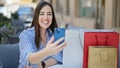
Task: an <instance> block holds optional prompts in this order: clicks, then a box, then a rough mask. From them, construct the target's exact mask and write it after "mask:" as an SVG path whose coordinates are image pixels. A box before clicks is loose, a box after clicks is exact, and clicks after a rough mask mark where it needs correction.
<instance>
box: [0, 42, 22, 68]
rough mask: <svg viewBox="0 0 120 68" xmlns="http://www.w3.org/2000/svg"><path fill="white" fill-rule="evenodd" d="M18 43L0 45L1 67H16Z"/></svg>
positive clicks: (17, 63)
mask: <svg viewBox="0 0 120 68" xmlns="http://www.w3.org/2000/svg"><path fill="white" fill-rule="evenodd" d="M19 54H20V53H19V45H18V44H9V45H8V44H7V45H5V44H4V45H0V63H1V65H2V68H18V65H19Z"/></svg>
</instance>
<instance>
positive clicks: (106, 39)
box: [95, 35, 109, 45]
mask: <svg viewBox="0 0 120 68" xmlns="http://www.w3.org/2000/svg"><path fill="white" fill-rule="evenodd" d="M108 37H109V36H108V35H107V36H106V40H105V42H104V43H105V44H104V45H107V40H108ZM95 39H96V43H97V45H99V43H98V38H97V35H95Z"/></svg>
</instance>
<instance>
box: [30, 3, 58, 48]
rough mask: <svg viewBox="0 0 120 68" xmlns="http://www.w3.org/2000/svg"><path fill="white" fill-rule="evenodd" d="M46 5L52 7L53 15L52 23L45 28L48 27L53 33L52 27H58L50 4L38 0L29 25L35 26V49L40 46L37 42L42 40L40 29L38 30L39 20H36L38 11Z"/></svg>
mask: <svg viewBox="0 0 120 68" xmlns="http://www.w3.org/2000/svg"><path fill="white" fill-rule="evenodd" d="M46 5H48V6H50V8H51V9H52V16H53V19H52V24H51V25H50V26H49V27H48V28H47V30H48V29H50V30H51V31H52V32H53V33H54V28H56V27H58V26H57V22H56V19H55V14H54V10H53V7H52V5H51V4H50V3H48V2H46V1H42V2H40V3H39V4H38V5H37V7H36V9H35V12H34V17H33V21H32V25H31V27H35V40H34V41H35V44H36V48H37V49H38V48H39V47H40V45H39V44H40V43H41V40H42V38H41V31H40V29H41V28H40V26H39V22H38V21H39V20H38V19H39V13H40V11H41V9H42V8H43V7H44V6H46Z"/></svg>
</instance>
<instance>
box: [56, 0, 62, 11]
mask: <svg viewBox="0 0 120 68" xmlns="http://www.w3.org/2000/svg"><path fill="white" fill-rule="evenodd" d="M56 12H59V13H62V6H61V2H60V0H56Z"/></svg>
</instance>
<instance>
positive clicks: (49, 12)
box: [40, 11, 52, 13]
mask: <svg viewBox="0 0 120 68" xmlns="http://www.w3.org/2000/svg"><path fill="white" fill-rule="evenodd" d="M40 13H45V12H43V11H41V12H40ZM47 13H52V12H47Z"/></svg>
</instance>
